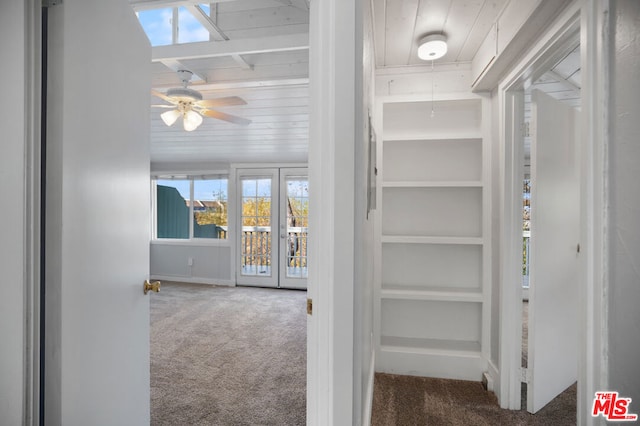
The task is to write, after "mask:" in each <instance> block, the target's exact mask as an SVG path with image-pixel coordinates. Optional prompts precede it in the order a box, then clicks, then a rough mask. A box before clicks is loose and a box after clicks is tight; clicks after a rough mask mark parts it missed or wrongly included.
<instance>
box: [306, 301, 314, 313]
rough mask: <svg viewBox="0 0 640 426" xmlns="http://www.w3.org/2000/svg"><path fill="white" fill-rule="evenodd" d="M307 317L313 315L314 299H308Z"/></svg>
mask: <svg viewBox="0 0 640 426" xmlns="http://www.w3.org/2000/svg"><path fill="white" fill-rule="evenodd" d="M307 315H313V299H307Z"/></svg>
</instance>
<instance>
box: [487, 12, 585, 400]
mask: <svg viewBox="0 0 640 426" xmlns="http://www.w3.org/2000/svg"><path fill="white" fill-rule="evenodd" d="M579 26H580V6H579V4H577V3H575V2H574V3H573V4H572V5H571V6H569V7H568V8H567V9H566V10H565V11H564V12H563V13H562V14H561V15H560V16H559V17H558V18H557V19H556V20H555V21H554V23H553V24H552V25H551V27H550V29H549V30H548V31H547V32H546V33H545V35H544V36H543V37H541V38H540V39H539V40H538V42H537V43H536V44H535V45H534V46H533V48H532V49H531V50H530V51H529V52H528V53H527V55H526V56H525V57H524V58H523V59H522V60H521V61H520V62H519V63H518V64H517V65H516V66H515V67H514V68H513V69H512V71H511V72H510V73H509V74H508V75H507V77H506V78H504V79H503V80H502V82H501V83H500V85H499V87H498V105H499V120H500V139H501V141H500V147H501V150H500V157H501V158H500V161H499V163H500V164H501V165H502V167H501V170H500V173H501V176H500V185H501V187H502V191H501V200H500V210H501V216H502V221H501V222H502V225H501V244H500V246H501V256H500V279H501V282H500V293H501V297H500V319H501V320H500V362H499V364H500V365H499V370H500V380H499V389H498V397H499V400H500V406H501V407H502V408H508V409H511V410H519V409H520V404H521V400H520V398H521V385H520V383H521V381H522V368H521V358H522V350H521V345H522V343H521V342H522V286H516V285H515V284H514V283H517V282H520V281H521V279H522V253H521V250H522V178H523V177H524V152H523V146H522V136H521V129H522V127H521V125H522V118H521V117H522V113H523V109H522V107H521V106H520V105H519V103H520V102H522V98H523V92H524V87H525V85H527V84H530V82H531V81H535V80H536V79H537V78H538V77H540V76H541V75H542V74H543V72H544V71H546V70H548V69H550V68H551V65H552V64H554V63H556V62H557V61H558V60H559V59H561V57H560V58H559V57H558V51H560V50H562V48H563V46H566V45H569V44H571V43H575V37H576V33H577V31H579Z"/></svg>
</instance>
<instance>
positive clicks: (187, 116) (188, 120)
mask: <svg viewBox="0 0 640 426" xmlns="http://www.w3.org/2000/svg"><path fill="white" fill-rule="evenodd" d="M182 124H183V125H184V129H185V130H186V131H187V132H191V131H193V130H195V129H197V128H198V126H199V125H201V124H202V116H201V115H200V114H198V113H197V112H195V111H193V110H192V111H187V112H185V113H184V119H183V122H182Z"/></svg>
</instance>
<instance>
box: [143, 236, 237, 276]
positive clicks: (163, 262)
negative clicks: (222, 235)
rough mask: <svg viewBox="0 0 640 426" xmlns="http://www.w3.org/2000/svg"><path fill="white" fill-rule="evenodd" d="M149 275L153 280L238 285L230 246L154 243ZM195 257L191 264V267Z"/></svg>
mask: <svg viewBox="0 0 640 426" xmlns="http://www.w3.org/2000/svg"><path fill="white" fill-rule="evenodd" d="M150 254H151V262H150V274H151V277H152V278H154V279H163V280H175V281H184V282H194V283H202V284H220V285H231V284H235V274H233V271H231V247H230V245H228V244H227V245H224V246H213V245H205V244H202V245H198V244H196V243H184V244H179V243H163V242H159V241H154V242H152V243H151V251H150ZM189 259H192V266H189Z"/></svg>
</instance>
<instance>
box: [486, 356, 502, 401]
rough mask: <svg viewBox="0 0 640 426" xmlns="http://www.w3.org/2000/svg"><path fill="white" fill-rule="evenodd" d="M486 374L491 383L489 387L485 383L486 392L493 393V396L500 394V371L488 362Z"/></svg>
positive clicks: (491, 362)
mask: <svg viewBox="0 0 640 426" xmlns="http://www.w3.org/2000/svg"><path fill="white" fill-rule="evenodd" d="M486 374H487V375H488V376H489V378H490V380H491V382H492V385H491V386H489V384H488V383H487V390H489V391H491V392H493V393H494V394H498V393H500V370H498V367H496V365H495V364H494V363H493V361H491V360H489V362H488V365H487V372H486Z"/></svg>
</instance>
